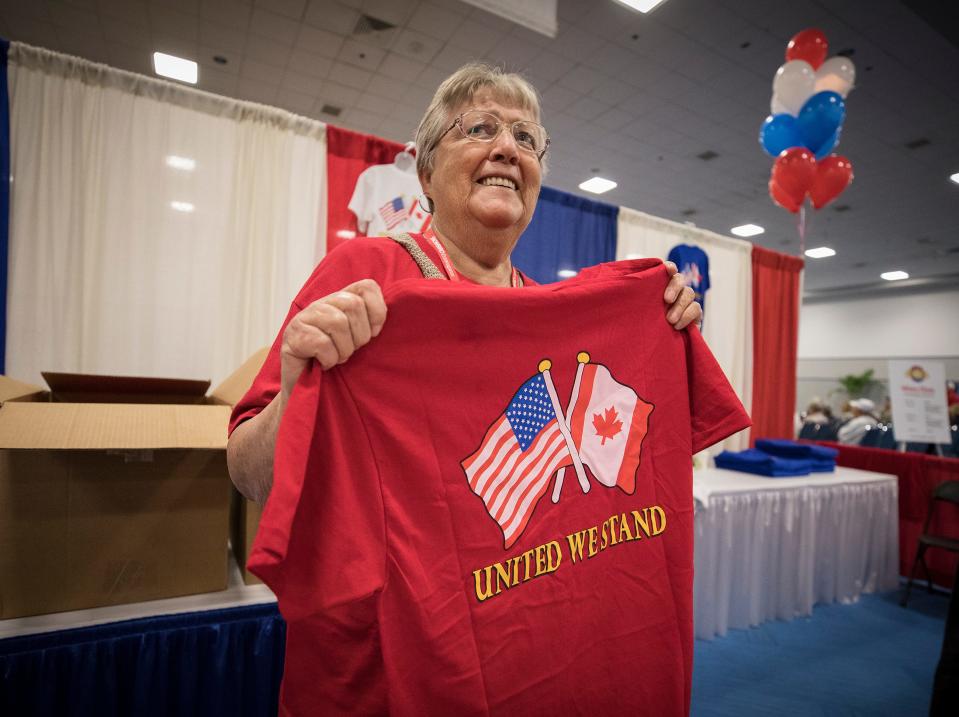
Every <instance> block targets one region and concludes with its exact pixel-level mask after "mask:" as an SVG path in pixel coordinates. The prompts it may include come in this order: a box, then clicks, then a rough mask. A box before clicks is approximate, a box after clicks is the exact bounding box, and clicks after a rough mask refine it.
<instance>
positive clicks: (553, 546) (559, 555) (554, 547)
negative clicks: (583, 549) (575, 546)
mask: <svg viewBox="0 0 959 717" xmlns="http://www.w3.org/2000/svg"><path fill="white" fill-rule="evenodd" d="M547 546H548V549H549V566H548V569H547V570H546V572H548V573H554V572H556V570H557V569H558V568H559V564H560V563H561V562H563V550H562V548H561V547H560V544H559V543H558V542H557V541H555V540H551V541H550V542H549V543H548V544H547ZM554 552H555V553H556V562H555V563H554V562H553V553H554Z"/></svg>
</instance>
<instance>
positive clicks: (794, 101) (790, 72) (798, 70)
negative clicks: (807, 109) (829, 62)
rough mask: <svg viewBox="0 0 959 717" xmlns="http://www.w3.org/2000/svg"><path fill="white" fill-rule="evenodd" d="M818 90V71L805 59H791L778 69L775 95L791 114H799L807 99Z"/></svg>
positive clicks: (774, 82) (774, 80) (774, 89)
mask: <svg viewBox="0 0 959 717" xmlns="http://www.w3.org/2000/svg"><path fill="white" fill-rule="evenodd" d="M815 92H816V73H815V72H814V71H813V69H812V65H810V64H809V63H808V62H806V61H805V60H790V61H789V62H787V63H786V64H785V65H783V66H782V67H780V68H779V69H778V70H776V77H775V78H773V97H778V98H779V102H780V104H781V106H782V107H784V108H785V109H786V111H787V112H788V113H789V114H791V115H798V114H799V110H801V109H802V106H803V104H805V102H806V100H808V99H809V98H810V97H812V96H813V94H814V93H815Z"/></svg>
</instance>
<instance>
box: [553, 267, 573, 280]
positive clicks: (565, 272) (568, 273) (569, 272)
mask: <svg viewBox="0 0 959 717" xmlns="http://www.w3.org/2000/svg"><path fill="white" fill-rule="evenodd" d="M576 274H577V272H576V271H574V270H573V269H560V270H559V271H557V272H556V275H557V276H559V277H561V278H563V279H568V278H569V277H571V276H576Z"/></svg>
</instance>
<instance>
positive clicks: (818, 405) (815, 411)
mask: <svg viewBox="0 0 959 717" xmlns="http://www.w3.org/2000/svg"><path fill="white" fill-rule="evenodd" d="M832 420H833V418H832V409H831V408H829V406H827V405H826V404H825V403H823V400H822V399H821V398H819V397H816V398H814V399H813V400H812V401H810V402H809V405H808V406H806V413H805V414H804V416H803V423H804V424H805V423H816V424H819V425H825V424H827V423H832Z"/></svg>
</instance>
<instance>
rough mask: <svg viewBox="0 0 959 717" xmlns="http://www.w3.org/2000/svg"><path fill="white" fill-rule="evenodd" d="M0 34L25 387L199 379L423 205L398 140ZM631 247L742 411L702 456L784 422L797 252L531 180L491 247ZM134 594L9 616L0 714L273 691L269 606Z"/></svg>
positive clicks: (1, 657) (225, 705) (577, 263)
mask: <svg viewBox="0 0 959 717" xmlns="http://www.w3.org/2000/svg"><path fill="white" fill-rule="evenodd" d="M2 50H3V56H4V60H5V61H6V63H7V64H6V68H5V69H6V71H5V72H3V73H2V77H3V81H4V82H5V81H6V80H7V78H8V77H9V88H6V86H5V85H3V84H2V83H0V93H2V98H0V99H2V104H0V112H2V116H0V135H2V142H3V144H2V145H0V173H2V174H3V176H0V255H2V260H3V262H5V263H0V286H2V285H3V283H4V282H5V283H6V285H7V286H8V291H7V292H5V293H4V292H0V296H2V297H5V298H6V301H7V303H6V306H5V307H3V306H0V309H2V311H0V319H2V320H3V321H4V331H3V332H0V333H2V335H3V336H4V337H5V340H6V353H5V355H3V354H0V360H2V361H3V362H4V369H3V372H4V373H5V374H7V375H8V376H10V377H11V378H12V379H17V380H19V381H26V382H30V383H40V372H41V371H47V370H53V371H61V372H63V371H66V372H75V373H86V374H108V373H114V374H126V375H140V376H177V377H183V378H205V379H210V378H212V379H213V381H214V382H215V383H219V382H220V381H221V380H222V379H223V378H224V377H226V376H227V375H228V374H230V372H231V371H233V369H234V368H235V367H236V366H238V365H240V364H241V363H242V362H243V361H244V360H245V359H246V358H247V357H248V356H250V355H251V354H253V352H254V351H256V350H257V349H260V348H261V347H262V346H264V345H268V344H270V343H271V342H272V341H273V340H274V337H275V332H276V330H277V327H278V326H280V324H281V322H282V320H283V317H284V316H285V315H286V314H287V311H288V310H289V306H290V301H291V299H292V297H293V296H294V295H295V293H296V292H297V290H298V289H299V287H300V286H301V285H302V283H303V282H304V281H305V279H306V278H307V277H308V275H309V274H310V272H311V270H312V268H313V267H314V265H315V264H316V263H317V262H318V261H320V260H321V259H322V258H323V257H324V256H325V255H326V253H327V252H328V251H335V250H336V247H337V246H338V245H340V244H343V243H345V242H348V241H350V240H351V239H352V238H353V237H355V236H356V235H358V234H360V233H362V232H364V231H366V232H371V233H374V231H375V227H377V226H379V225H380V224H382V225H384V226H385V227H386V230H387V231H396V230H403V229H405V228H413V229H415V228H422V227H423V226H426V225H427V224H428V222H429V212H428V207H425V206H424V205H425V199H424V198H422V197H421V196H418V195H417V194H416V193H415V167H412V166H411V164H410V159H409V158H408V157H406V156H405V155H408V149H407V148H406V147H404V146H403V145H399V144H397V143H395V142H390V141H387V140H384V139H381V138H377V137H372V136H368V135H363V134H359V133H355V132H350V131H347V130H344V129H340V128H336V127H333V126H330V125H326V124H323V123H321V122H317V121H314V120H308V119H305V118H303V117H298V116H295V115H292V114H290V113H287V112H284V111H281V110H277V109H273V108H268V107H264V106H261V105H255V104H252V103H247V102H240V101H234V100H229V99H226V98H223V97H217V96H213V95H209V94H206V93H203V92H199V91H196V90H192V89H189V88H184V87H182V86H174V85H172V84H170V83H167V82H162V81H158V80H155V79H150V78H146V77H143V76H139V75H134V74H132V73H127V72H123V71H119V70H114V69H111V68H108V67H105V66H103V65H97V64H94V63H90V62H86V61H84V60H80V59H77V58H73V57H67V56H64V55H59V54H57V53H52V52H47V51H45V50H39V49H37V48H33V47H30V46H27V45H23V44H21V43H10V45H9V46H4V47H3V48H2ZM7 103H9V104H7ZM7 110H8V111H7ZM7 151H9V166H8V165H7V164H6V157H7ZM377 167H379V168H383V169H381V170H376V171H375V172H370V170H371V169H375V168H377ZM377 175H378V176H377ZM384 187H386V188H387V189H383V188H384ZM395 187H400V188H399V189H395ZM409 187H413V189H408V188H409ZM9 188H12V189H11V190H10V196H9V207H10V209H9V222H8V221H7V218H6V201H7V190H8V189H9ZM381 190H382V191H383V192H385V194H383V193H378V192H381ZM144 218H146V219H145V220H144ZM7 231H9V235H8V236H7V234H5V232H7ZM4 242H6V243H4ZM638 257H656V258H661V259H667V258H670V259H672V260H673V261H675V262H676V263H677V265H678V267H679V270H680V271H681V272H683V274H684V275H685V277H686V279H687V282H688V283H689V285H690V286H692V287H693V288H694V289H695V290H696V291H697V293H698V294H699V298H700V300H701V301H702V302H703V304H704V307H705V321H704V325H703V328H702V332H703V335H704V337H705V339H706V342H707V343H708V345H709V347H710V348H711V350H712V352H713V353H714V354H715V356H716V358H717V359H718V362H719V364H720V366H721V367H722V368H723V370H724V371H725V373H726V375H727V376H728V378H729V380H730V382H731V384H732V386H733V388H734V390H735V392H736V393H737V395H738V396H739V398H740V399H741V400H742V402H743V403H744V405H745V406H746V407H747V409H748V408H750V407H751V408H752V413H753V420H754V427H753V429H752V432H751V434H750V433H749V432H748V431H743V432H741V433H740V434H737V435H735V436H732V437H730V438H728V439H727V440H726V441H725V442H723V443H722V444H720V445H719V446H717V447H715V448H714V449H713V451H714V452H715V451H718V450H721V449H722V448H730V449H733V450H738V449H742V448H746V447H747V446H748V445H749V444H750V440H751V439H755V438H757V437H789V436H791V435H792V416H793V407H794V400H795V367H796V364H795V360H796V359H795V357H796V339H797V326H798V307H799V301H800V284H801V271H802V266H803V264H802V261H801V260H800V259H796V258H795V257H789V256H785V255H782V254H778V253H776V252H771V251H769V250H764V249H761V248H758V247H754V246H753V245H751V244H749V243H748V242H745V241H741V240H737V239H733V238H730V237H725V236H720V235H718V234H715V233H712V232H709V231H706V230H702V229H699V228H697V227H694V226H690V225H687V224H680V223H676V222H672V221H668V220H666V219H661V218H657V217H653V216H650V215H648V214H644V213H642V212H639V211H636V210H634V209H629V208H626V207H616V206H612V205H608V204H604V203H602V202H597V201H593V200H590V199H586V198H583V197H580V196H577V195H572V194H569V193H566V192H563V191H560V190H557V189H554V188H550V187H543V189H542V192H541V195H540V199H539V203H538V205H537V209H536V212H535V214H534V216H533V219H532V222H531V224H530V225H529V227H528V229H527V230H526V232H525V234H524V236H523V237H522V238H521V240H520V242H519V245H518V247H517V249H516V252H515V254H514V256H513V258H514V261H515V263H516V264H517V266H518V267H519V268H521V269H522V270H523V271H524V272H526V273H527V274H528V275H529V276H530V277H532V278H534V279H535V280H537V281H538V282H540V283H550V282H554V281H559V280H562V279H563V278H564V277H568V276H571V275H574V274H575V273H576V272H578V271H580V270H581V269H583V268H584V267H589V266H593V265H595V264H598V263H603V262H608V261H613V260H617V259H631V258H638ZM2 398H4V397H0V399H2ZM223 430H224V436H225V430H226V426H225V423H224V426H223ZM9 450H10V449H9V447H7V446H3V445H0V453H4V452H8V451H9ZM217 450H222V447H219V448H217ZM699 460H700V464H701V465H702V466H703V467H705V465H706V463H707V462H708V456H702V457H700V459H699ZM224 480H225V478H224ZM888 499H889V495H888V492H887V493H885V494H883V495H882V497H881V498H877V501H879V502H878V503H877V505H879V506H880V507H879V508H877V510H880V509H881V510H887V509H888V505H887V504H888ZM883 501H885V502H883ZM2 527H3V526H0V530H2ZM223 544H224V551H225V550H226V535H225V534H224V537H223ZM29 547H30V546H15V549H17V550H29ZM8 579H11V576H0V580H8ZM887 579H888V578H887V576H886V574H885V573H883V576H882V580H881V581H880V582H882V581H886V580H887ZM884 584H885V583H884ZM257 587H258V588H262V586H257ZM254 589H255V588H254ZM263 589H265V588H263ZM2 590H3V586H2V585H0V593H2ZM241 590H242V588H241ZM844 594H845V593H843V592H842V591H841V590H837V591H834V592H833V593H830V595H835V596H839V597H842V596H843V595H844ZM221 607H222V606H221ZM152 609H154V610H159V611H160V614H158V613H156V612H154V613H151V614H150V615H149V616H148V617H142V618H140V619H132V620H130V619H127V620H124V621H121V622H117V621H115V620H111V619H110V618H109V617H105V616H104V615H103V614H101V615H100V616H99V617H98V618H95V619H91V618H90V616H89V615H85V614H83V613H82V611H81V613H79V614H71V616H70V619H71V620H75V622H73V623H70V622H63V621H58V620H56V619H48V620H46V621H43V620H38V619H35V620H30V619H27V620H26V621H24V622H22V623H20V624H19V626H17V627H11V626H10V625H8V628H10V629H8V630H6V631H5V632H0V635H3V636H5V637H6V639H3V640H0V674H2V675H3V676H4V677H3V678H2V680H3V682H0V685H2V689H0V712H3V713H4V714H21V713H24V711H23V709H22V708H23V706H24V705H27V704H30V705H36V704H39V705H43V706H47V707H48V709H47V710H46V711H47V713H68V712H69V707H68V705H70V704H71V703H73V702H76V701H77V700H93V701H96V703H97V704H98V706H102V709H100V713H101V714H125V713H136V714H170V713H175V712H178V711H180V709H181V708H183V709H184V710H185V707H184V706H185V705H189V706H190V708H191V709H192V710H195V709H200V710H202V711H203V712H204V714H230V715H236V714H265V713H266V712H267V711H268V709H269V705H271V704H275V700H276V689H277V685H278V683H279V678H280V675H281V672H282V667H281V663H282V660H281V656H282V650H283V634H284V632H283V623H282V621H281V619H280V618H279V616H278V614H277V612H276V608H275V606H274V605H260V606H255V607H251V606H243V607H236V608H229V609H216V610H211V609H197V610H196V611H193V612H187V613H185V614H181V615H176V616H163V615H162V611H163V610H164V609H165V608H164V607H163V606H162V605H161V606H158V607H157V606H154V607H153V608H152ZM180 609H181V610H183V609H187V610H189V608H182V607H181V608H180ZM127 617H128V618H130V617H133V616H132V615H127ZM104 620H105V622H102V624H91V622H92V623H100V622H101V621H104ZM2 622H3V621H0V625H2ZM71 627H72V628H73V629H69V628H71ZM183 655H189V659H188V660H187V661H183V660H182V656H183ZM240 656H243V657H242V658H241V657H240ZM11 680H12V682H11ZM12 684H16V690H15V691H14V690H11V689H10V685H12ZM211 685H217V687H216V688H211ZM254 685H255V688H254ZM41 712H43V709H41Z"/></svg>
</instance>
